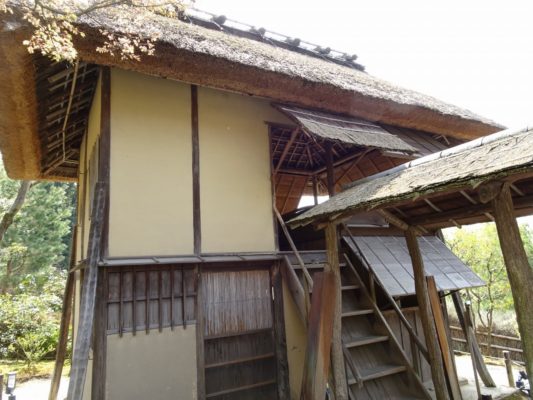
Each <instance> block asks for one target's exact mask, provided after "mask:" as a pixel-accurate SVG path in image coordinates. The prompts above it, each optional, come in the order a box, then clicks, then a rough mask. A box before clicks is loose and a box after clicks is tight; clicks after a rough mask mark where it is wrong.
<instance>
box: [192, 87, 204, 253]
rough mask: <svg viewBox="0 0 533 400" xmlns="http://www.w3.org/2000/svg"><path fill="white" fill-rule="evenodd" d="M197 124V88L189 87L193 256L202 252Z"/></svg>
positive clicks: (198, 135)
mask: <svg viewBox="0 0 533 400" xmlns="http://www.w3.org/2000/svg"><path fill="white" fill-rule="evenodd" d="M198 126H199V122H198V87H197V86H196V85H191V130H192V203H193V209H192V214H193V235H194V254H196V255H199V254H201V252H202V220H201V216H200V134H199V127H198Z"/></svg>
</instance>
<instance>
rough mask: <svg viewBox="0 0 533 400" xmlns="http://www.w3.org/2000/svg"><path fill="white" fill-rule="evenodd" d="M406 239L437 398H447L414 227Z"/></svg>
mask: <svg viewBox="0 0 533 400" xmlns="http://www.w3.org/2000/svg"><path fill="white" fill-rule="evenodd" d="M405 239H406V241H407V247H408V249H409V255H410V256H411V261H412V264H413V274H414V279H415V290H416V298H417V300H418V307H419V311H420V320H421V321H422V328H423V330H424V336H425V338H426V346H427V350H428V355H429V364H430V367H431V377H432V379H433V385H434V387H435V394H436V398H437V400H447V399H448V389H447V387H446V378H445V376H444V366H443V363H442V353H441V351H440V347H439V343H438V341H437V331H436V329H435V321H434V319H433V313H432V312H431V306H430V303H429V295H428V288H427V283H426V276H425V272H424V262H423V261H422V255H421V254H420V248H419V247H418V239H417V234H416V231H415V230H414V229H413V228H412V227H408V228H407V230H406V231H405Z"/></svg>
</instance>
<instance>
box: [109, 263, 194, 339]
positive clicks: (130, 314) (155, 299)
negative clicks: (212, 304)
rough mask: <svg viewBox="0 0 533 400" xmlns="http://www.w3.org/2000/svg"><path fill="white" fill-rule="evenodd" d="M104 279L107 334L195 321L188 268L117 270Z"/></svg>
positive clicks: (192, 283) (136, 267)
mask: <svg viewBox="0 0 533 400" xmlns="http://www.w3.org/2000/svg"><path fill="white" fill-rule="evenodd" d="M107 277H108V289H107V293H106V305H107V323H106V326H107V332H108V333H119V335H122V334H123V333H124V332H132V333H133V334H135V333H136V331H137V330H142V329H144V330H145V331H146V333H149V331H150V329H158V330H159V331H161V330H162V329H163V328H164V327H173V326H175V325H183V326H184V327H185V325H186V323H187V322H195V320H196V301H195V297H196V274H195V273H194V270H193V269H192V268H190V267H180V266H156V267H154V266H146V267H142V266H135V267H118V268H112V269H109V270H108V271H107ZM182 277H183V279H182Z"/></svg>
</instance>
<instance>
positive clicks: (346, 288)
mask: <svg viewBox="0 0 533 400" xmlns="http://www.w3.org/2000/svg"><path fill="white" fill-rule="evenodd" d="M341 289H342V290H357V289H361V286H359V285H343V286H342V288H341Z"/></svg>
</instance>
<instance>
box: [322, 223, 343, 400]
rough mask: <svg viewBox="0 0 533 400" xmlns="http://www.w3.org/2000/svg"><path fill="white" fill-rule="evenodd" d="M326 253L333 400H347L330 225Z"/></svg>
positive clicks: (334, 236)
mask: <svg viewBox="0 0 533 400" xmlns="http://www.w3.org/2000/svg"><path fill="white" fill-rule="evenodd" d="M326 252H327V266H326V267H327V271H331V272H332V273H333V277H334V283H335V287H334V288H335V291H334V295H333V296H332V297H331V299H332V300H333V302H334V305H335V306H334V308H333V309H334V314H333V338H332V344H331V364H332V370H333V371H332V372H333V384H334V386H335V400H347V399H348V386H347V382H346V372H345V368H344V354H343V351H342V321H341V318H342V316H341V314H342V296H341V271H340V267H339V246H338V236H337V226H336V225H334V224H332V223H330V224H328V225H327V226H326ZM330 301H331V300H330Z"/></svg>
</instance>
